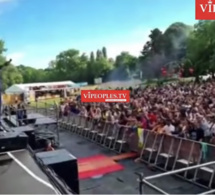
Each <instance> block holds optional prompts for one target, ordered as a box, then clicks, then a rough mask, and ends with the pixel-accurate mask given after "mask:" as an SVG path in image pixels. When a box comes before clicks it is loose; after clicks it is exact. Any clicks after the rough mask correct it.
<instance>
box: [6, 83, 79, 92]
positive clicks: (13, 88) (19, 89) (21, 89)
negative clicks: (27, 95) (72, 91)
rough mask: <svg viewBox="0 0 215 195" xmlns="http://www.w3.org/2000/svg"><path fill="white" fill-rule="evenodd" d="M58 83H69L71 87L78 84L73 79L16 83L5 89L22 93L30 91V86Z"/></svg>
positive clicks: (54, 84) (55, 84)
mask: <svg viewBox="0 0 215 195" xmlns="http://www.w3.org/2000/svg"><path fill="white" fill-rule="evenodd" d="M57 85H68V86H70V87H72V86H75V85H76V84H75V83H74V82H72V81H61V82H47V83H26V84H14V85H12V86H10V87H9V88H8V89H6V90H5V93H6V94H21V93H24V92H27V91H29V88H30V87H42V86H57Z"/></svg>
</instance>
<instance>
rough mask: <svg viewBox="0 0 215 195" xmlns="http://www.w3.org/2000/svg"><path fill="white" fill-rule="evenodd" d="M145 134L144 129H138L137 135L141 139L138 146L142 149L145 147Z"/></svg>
mask: <svg viewBox="0 0 215 195" xmlns="http://www.w3.org/2000/svg"><path fill="white" fill-rule="evenodd" d="M143 132H144V130H143V129H142V128H138V129H137V134H138V138H139V143H138V146H139V147H140V148H142V147H143V141H144V139H143V136H144V134H143Z"/></svg>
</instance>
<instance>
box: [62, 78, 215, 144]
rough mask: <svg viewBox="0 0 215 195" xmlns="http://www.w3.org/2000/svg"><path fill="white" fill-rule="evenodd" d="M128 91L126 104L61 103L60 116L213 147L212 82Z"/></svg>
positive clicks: (214, 101)
mask: <svg viewBox="0 0 215 195" xmlns="http://www.w3.org/2000/svg"><path fill="white" fill-rule="evenodd" d="M129 89H130V91H131V93H130V103H81V101H80V97H77V99H76V100H71V99H70V100H68V101H65V102H61V105H60V110H61V115H65V116H67V115H69V114H71V113H72V114H79V115H82V116H85V117H88V118H93V119H95V120H96V121H101V122H102V121H104V122H109V123H113V124H119V125H126V126H130V128H143V129H148V130H151V131H153V132H155V133H159V134H167V135H170V136H178V137H183V138H186V139H191V140H195V141H203V142H208V143H211V144H215V137H214V135H215V124H214V123H215V81H211V80H210V81H204V82H202V83H200V84H194V83H192V82H190V83H173V84H168V85H165V86H162V87H147V88H135V89H132V88H129Z"/></svg>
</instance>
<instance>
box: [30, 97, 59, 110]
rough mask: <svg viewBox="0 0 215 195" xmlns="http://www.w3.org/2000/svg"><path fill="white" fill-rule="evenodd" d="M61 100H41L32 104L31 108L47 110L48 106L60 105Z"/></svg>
mask: <svg viewBox="0 0 215 195" xmlns="http://www.w3.org/2000/svg"><path fill="white" fill-rule="evenodd" d="M60 101H61V98H50V99H45V100H39V101H38V102H30V106H32V107H37V108H46V107H47V106H50V105H54V104H55V103H59V102H60Z"/></svg>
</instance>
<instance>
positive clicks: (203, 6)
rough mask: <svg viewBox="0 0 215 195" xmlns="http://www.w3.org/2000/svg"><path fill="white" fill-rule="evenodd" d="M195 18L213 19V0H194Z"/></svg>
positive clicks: (214, 18)
mask: <svg viewBox="0 0 215 195" xmlns="http://www.w3.org/2000/svg"><path fill="white" fill-rule="evenodd" d="M195 8H196V20H215V0H196V6H195Z"/></svg>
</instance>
